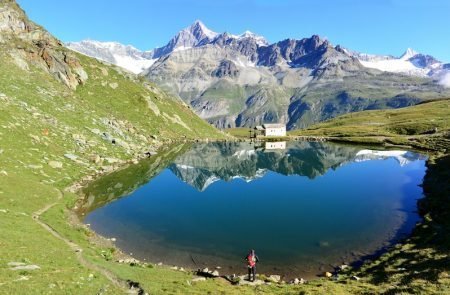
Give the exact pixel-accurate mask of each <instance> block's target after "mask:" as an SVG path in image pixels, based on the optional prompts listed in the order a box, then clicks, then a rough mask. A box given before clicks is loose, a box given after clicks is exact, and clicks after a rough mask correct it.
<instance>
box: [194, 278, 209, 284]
mask: <svg viewBox="0 0 450 295" xmlns="http://www.w3.org/2000/svg"><path fill="white" fill-rule="evenodd" d="M204 281H206V278H205V277H197V278H193V279H192V282H193V283H196V282H204Z"/></svg>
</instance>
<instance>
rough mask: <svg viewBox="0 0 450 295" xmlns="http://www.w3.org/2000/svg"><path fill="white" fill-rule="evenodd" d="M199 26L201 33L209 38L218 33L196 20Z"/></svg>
mask: <svg viewBox="0 0 450 295" xmlns="http://www.w3.org/2000/svg"><path fill="white" fill-rule="evenodd" d="M197 22H198V24H199V26H200V28H201V29H202V31H203V33H204V34H205V35H206V37H208V38H209V39H214V38H215V37H216V36H217V35H219V34H218V33H216V32H213V31H211V30H210V29H208V28H207V27H206V26H205V24H203V23H202V22H201V21H199V20H197Z"/></svg>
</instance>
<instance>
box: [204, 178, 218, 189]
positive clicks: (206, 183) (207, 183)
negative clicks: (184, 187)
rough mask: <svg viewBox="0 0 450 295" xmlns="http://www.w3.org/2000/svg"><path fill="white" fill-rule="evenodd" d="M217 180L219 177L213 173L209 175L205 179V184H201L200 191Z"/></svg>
mask: <svg viewBox="0 0 450 295" xmlns="http://www.w3.org/2000/svg"><path fill="white" fill-rule="evenodd" d="M219 180H220V178H219V177H217V176H215V175H212V176H210V177H209V178H208V179H207V180H206V181H205V184H204V185H203V187H202V190H201V191H204V190H205V189H207V188H208V186H210V185H211V184H213V183H214V182H216V181H219Z"/></svg>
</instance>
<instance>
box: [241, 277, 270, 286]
mask: <svg viewBox="0 0 450 295" xmlns="http://www.w3.org/2000/svg"><path fill="white" fill-rule="evenodd" d="M247 278H248V277H247V276H246V275H243V276H239V277H237V279H238V283H237V284H238V285H239V286H242V285H249V286H259V285H264V284H265V282H264V281H263V280H258V279H257V280H255V281H253V282H252V281H249V280H247Z"/></svg>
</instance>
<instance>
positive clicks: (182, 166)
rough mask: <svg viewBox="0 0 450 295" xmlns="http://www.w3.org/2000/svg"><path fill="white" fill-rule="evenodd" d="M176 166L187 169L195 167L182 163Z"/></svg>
mask: <svg viewBox="0 0 450 295" xmlns="http://www.w3.org/2000/svg"><path fill="white" fill-rule="evenodd" d="M176 166H177V168H179V169H184V170H187V169H195V167H192V166H188V165H184V164H177V165H176Z"/></svg>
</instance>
